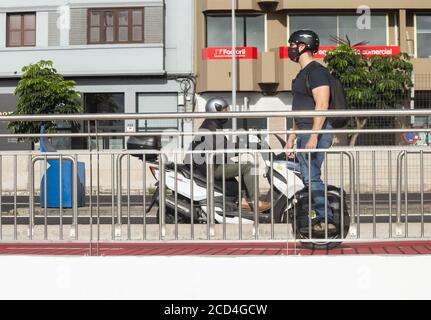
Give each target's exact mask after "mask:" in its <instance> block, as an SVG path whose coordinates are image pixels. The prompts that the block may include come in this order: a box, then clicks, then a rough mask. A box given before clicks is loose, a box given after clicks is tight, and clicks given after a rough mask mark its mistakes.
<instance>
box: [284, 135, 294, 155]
mask: <svg viewBox="0 0 431 320" xmlns="http://www.w3.org/2000/svg"><path fill="white" fill-rule="evenodd" d="M294 145H295V138H294V137H293V138H292V137H291V136H290V137H289V140H287V143H286V145H285V146H284V149H286V156H287V158H288V159H293V158H295V154H294V153H293V152H290V151H287V150H289V149H293V147H294Z"/></svg>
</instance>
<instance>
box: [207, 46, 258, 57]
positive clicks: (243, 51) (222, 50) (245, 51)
mask: <svg viewBox="0 0 431 320" xmlns="http://www.w3.org/2000/svg"><path fill="white" fill-rule="evenodd" d="M257 54H258V51H257V48H255V47H237V48H236V58H237V59H250V60H257ZM228 59H232V47H211V48H204V49H202V60H228Z"/></svg>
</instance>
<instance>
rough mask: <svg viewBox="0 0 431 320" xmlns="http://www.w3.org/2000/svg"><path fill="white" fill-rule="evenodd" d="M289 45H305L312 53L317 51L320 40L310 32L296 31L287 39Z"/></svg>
mask: <svg viewBox="0 0 431 320" xmlns="http://www.w3.org/2000/svg"><path fill="white" fill-rule="evenodd" d="M289 43H296V44H301V43H303V44H305V46H306V47H307V48H308V49H310V50H311V51H312V52H313V53H316V52H317V51H319V47H320V40H319V36H318V35H317V34H316V33H315V32H314V31H311V30H298V31H295V32H294V33H292V35H291V36H290V38H289Z"/></svg>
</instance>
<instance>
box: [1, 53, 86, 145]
mask: <svg viewBox="0 0 431 320" xmlns="http://www.w3.org/2000/svg"><path fill="white" fill-rule="evenodd" d="M22 72H23V75H22V77H21V80H20V81H19V83H18V86H17V87H16V90H15V95H18V102H17V109H16V111H15V112H14V113H13V115H52V114H76V113H81V112H82V102H81V96H80V94H79V93H78V92H76V91H75V82H74V81H72V80H65V79H64V78H63V76H62V75H61V74H59V73H58V72H57V70H56V69H55V68H54V64H53V62H52V61H44V60H42V61H39V62H38V63H34V64H30V65H27V66H25V67H24V68H22ZM69 123H70V124H71V126H72V127H74V128H76V127H78V126H79V124H78V123H77V122H73V121H72V122H69ZM42 125H44V126H45V132H47V133H52V132H55V130H56V129H57V125H58V124H57V123H55V122H26V121H15V122H10V123H9V125H8V128H9V129H11V130H12V132H13V133H14V134H30V133H39V132H40V127H41V126H42ZM19 140H21V141H22V140H25V139H19ZM29 140H30V141H32V142H37V141H38V140H39V139H38V138H31V139H29Z"/></svg>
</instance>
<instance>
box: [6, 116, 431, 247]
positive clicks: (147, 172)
mask: <svg viewBox="0 0 431 320" xmlns="http://www.w3.org/2000/svg"><path fill="white" fill-rule="evenodd" d="M361 112H362V111H355V112H339V111H336V112H335V111H331V112H329V113H328V114H330V115H331V116H339V115H346V114H347V115H349V116H350V115H352V114H355V115H356V114H361ZM366 112H367V116H382V115H383V116H392V115H394V114H395V113H396V114H397V115H399V113H400V112H399V111H397V112H395V111H387V110H385V111H380V110H379V111H375V110H372V111H370V110H367V111H366ZM401 113H403V115H407V114H408V115H429V114H430V112H429V111H428V112H427V110H419V111H414V110H413V111H412V110H404V111H402V112H401ZM328 114H326V113H316V112H300V113H298V112H297V113H280V112H274V113H265V114H263V113H253V112H251V113H244V114H237V113H233V114H230V113H227V114H224V115H222V116H221V115H212V114H180V115H179V114H174V115H173V114H159V115H155V114H151V115H80V116H73V117H71V116H57V115H56V116H22V117H15V116H12V117H0V121H12V120H13V121H42V120H43V121H59V120H67V119H69V120H72V119H73V120H86V121H100V120H107V119H112V118H115V119H118V118H122V119H145V118H152V119H166V118H169V117H171V118H186V117H188V118H202V117H206V118H215V117H218V118H220V117H238V118H253V117H263V116H264V117H266V118H271V117H280V116H283V117H295V116H304V117H311V116H316V115H328ZM352 131H354V130H319V131H310V130H309V131H296V133H298V134H301V133H304V134H305V133H310V132H317V133H328V132H352ZM378 131H380V132H381V131H382V130H378ZM383 131H385V130H383ZM386 131H388V132H407V131H409V130H408V129H389V130H386ZM423 131H424V132H431V129H424V130H423ZM292 132H295V131H289V132H286V131H283V130H279V131H275V130H273V131H270V130H265V131H259V132H257V131H252V132H240V131H237V132H232V131H231V132H217V133H205V132H189V133H184V132H179V133H175V132H169V133H167V134H164V133H160V132H147V133H134V134H131V133H125V134H118V133H115V134H97V133H96V134H92V133H89V134H67V136H74V135H76V136H83V137H87V138H89V137H92V136H96V137H97V136H109V135H115V136H119V135H124V136H142V137H145V136H163V135H167V136H168V137H181V136H184V135H190V136H195V135H203V136H206V135H215V136H217V135H219V136H223V135H228V136H237V137H240V136H248V137H250V136H254V135H258V136H259V137H260V143H261V146H260V147H257V148H254V149H244V148H239V149H231V150H216V151H211V150H209V151H208V150H206V151H205V150H204V151H202V150H200V151H188V150H178V149H176V150H162V151H160V150H145V151H132V150H120V151H64V152H55V153H40V152H2V153H1V154H0V181H1V182H0V213H1V219H0V240H1V241H90V242H100V241H160V240H164V241H166V240H170V241H193V240H214V241H218V240H220V241H224V240H228V241H245V240H254V241H255V240H258V241H265V240H268V241H271V240H286V241H293V242H302V243H305V244H309V245H313V246H314V247H321V246H323V247H330V245H332V244H337V243H339V242H352V241H365V240H366V241H373V240H379V241H382V240H386V239H393V238H399V239H401V238H402V239H406V238H407V239H411V238H421V239H425V238H427V239H429V238H430V237H431V228H430V227H431V226H430V223H431V219H430V218H431V179H430V178H431V177H429V175H430V173H429V172H428V171H427V170H425V168H426V167H427V164H429V163H430V157H431V156H430V155H431V151H430V149H429V147H426V146H424V147H412V148H407V147H390V148H385V147H371V148H351V147H346V148H331V149H319V150H305V149H293V150H290V151H292V152H295V153H296V155H297V157H298V156H300V155H304V156H305V158H306V159H308V160H307V161H308V164H309V166H308V167H309V168H310V169H309V172H308V174H309V176H311V173H312V172H311V170H312V169H311V167H312V166H311V161H312V160H311V159H312V158H313V157H315V156H316V155H317V154H321V155H322V156H323V158H324V161H323V163H324V166H323V168H322V179H323V181H324V182H325V187H324V190H323V191H322V192H323V193H324V196H323V199H324V211H325V216H324V221H325V222H326V226H325V228H324V229H323V230H321V231H316V230H314V226H313V222H314V219H315V215H316V212H315V210H313V203H312V202H313V201H314V198H315V195H314V194H313V192H315V191H316V190H314V191H313V190H312V188H308V189H307V188H305V189H304V187H305V186H304V184H303V181H302V178H301V175H300V173H299V172H298V171H299V169H298V168H297V166H296V165H295V163H294V162H287V161H286V159H283V154H284V153H285V151H286V150H285V149H283V148H281V147H277V148H274V149H270V145H269V144H267V143H264V141H267V140H268V138H269V137H273V136H274V135H275V134H282V135H283V136H284V137H285V136H286V135H287V134H288V133H292ZM367 132H374V130H368V131H367V130H363V131H361V133H367ZM1 136H2V137H6V136H14V137H17V135H1ZM21 136H22V137H41V136H46V137H62V136H66V135H64V134H46V135H40V134H30V135H21ZM202 154H203V155H204V157H205V163H206V166H205V169H204V171H205V172H202V170H201V171H200V172H198V171H197V169H196V168H195V167H194V166H187V165H184V164H183V159H184V157H185V156H186V155H189V156H192V155H202ZM220 155H221V156H222V157H221V158H222V159H223V161H222V162H221V163H214V161H213V160H214V159H216V158H217V157H220ZM226 155H229V156H230V155H233V156H234V157H235V158H237V162H235V163H237V166H238V179H237V180H235V181H236V182H235V181H234V180H233V179H227V178H226V168H227V167H228V166H231V165H232V163H229V162H228V161H227V160H226V157H225V156H226ZM280 155H281V156H280ZM139 157H140V158H142V159H139ZM51 160H58V161H59V163H60V165H59V169H58V170H59V171H58V176H59V177H62V176H63V173H62V170H63V169H62V168H63V166H62V163H63V162H67V161H69V162H71V163H72V168H73V169H72V185H73V194H74V197H73V205H72V208H64V206H63V199H62V195H63V192H61V191H62V190H63V187H64V186H63V185H62V183H63V179H58V182H59V184H58V185H57V186H56V188H57V190H55V189H53V188H52V187H50V186H48V183H47V179H44V180H43V184H42V185H41V184H40V183H39V182H40V181H42V180H41V177H42V176H44V177H47V174H48V171H49V169H50V168H49V163H50V162H49V161H51ZM80 161H81V162H84V163H85V169H86V178H85V190H86V198H87V203H86V206H84V207H80V208H78V203H77V195H78V169H77V164H78V162H80ZM37 163H39V164H40V166H39V168H38V166H36V165H35V164H37ZM215 165H218V166H219V167H221V168H222V170H221V172H222V176H221V177H220V176H219V178H216V177H215V176H214V173H215V171H216V170H215ZM241 165H245V166H241ZM253 169H254V174H252V175H251V176H252V178H250V172H252V170H253ZM244 170H247V171H246V172H242V171H244ZM244 178H246V180H247V181H245V180H244ZM244 184H246V187H244ZM250 185H253V189H254V190H255V192H254V194H253V195H252V198H251V199H249V204H248V206H249V208H247V209H246V208H245V207H246V204H245V203H244V208H242V199H243V198H245V197H246V195H245V196H244V195H243V190H244V189H247V188H250ZM42 191H43V193H44V195H45V197H44V200H43V201H42V200H41V192H42ZM55 192H57V193H58V195H59V201H60V206H59V208H58V209H50V208H48V206H47V198H48V194H49V193H55ZM259 201H263V202H269V203H271V206H270V208H268V210H267V211H264V212H263V213H261V212H260V211H259V209H258V207H259ZM328 211H332V213H333V214H334V219H335V220H336V221H333V224H334V225H335V227H336V231H333V230H332V231H331V230H329V228H328V224H329V222H331V221H329V220H330V219H329V212H328ZM335 216H336V217H335Z"/></svg>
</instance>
